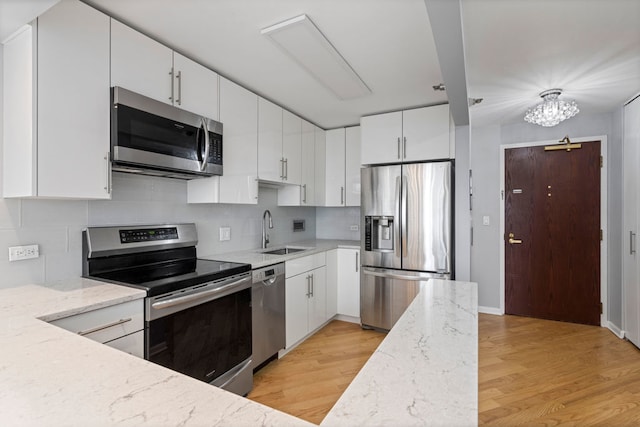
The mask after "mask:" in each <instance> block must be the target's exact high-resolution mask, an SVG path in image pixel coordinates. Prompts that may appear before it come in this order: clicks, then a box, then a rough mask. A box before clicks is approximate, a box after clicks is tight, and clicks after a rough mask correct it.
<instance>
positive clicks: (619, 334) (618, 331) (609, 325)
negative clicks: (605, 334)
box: [605, 322, 624, 339]
mask: <svg viewBox="0 0 640 427" xmlns="http://www.w3.org/2000/svg"><path fill="white" fill-rule="evenodd" d="M605 327H606V328H608V329H609V330H610V331H611V332H613V333H614V334H615V336H617V337H618V338H620V339H624V331H623V330H622V329H620V328H618V327H617V326H616V325H614V324H613V323H611V322H607V324H606V325H605Z"/></svg>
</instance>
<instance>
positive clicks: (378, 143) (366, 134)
mask: <svg viewBox="0 0 640 427" xmlns="http://www.w3.org/2000/svg"><path fill="white" fill-rule="evenodd" d="M360 126H361V128H362V141H364V143H363V144H362V146H361V154H360V158H361V164H363V165H368V164H375V163H391V162H400V161H402V152H401V149H402V142H401V141H402V111H395V112H393V113H386V114H378V115H375V116H367V117H363V118H361V119H360Z"/></svg>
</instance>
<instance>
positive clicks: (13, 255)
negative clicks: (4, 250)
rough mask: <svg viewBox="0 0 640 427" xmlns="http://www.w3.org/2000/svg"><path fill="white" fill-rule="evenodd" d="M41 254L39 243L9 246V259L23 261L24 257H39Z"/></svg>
mask: <svg viewBox="0 0 640 427" xmlns="http://www.w3.org/2000/svg"><path fill="white" fill-rule="evenodd" d="M39 256H40V250H39V249H38V245H28V246H12V247H10V248H9V261H22V260H23V259H31V258H38V257H39Z"/></svg>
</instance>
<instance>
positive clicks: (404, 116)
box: [360, 104, 455, 165]
mask: <svg viewBox="0 0 640 427" xmlns="http://www.w3.org/2000/svg"><path fill="white" fill-rule="evenodd" d="M360 124H361V127H362V146H361V163H362V164H363V165H368V164H378V163H399V162H414V161H423V160H439V159H449V158H454V154H455V152H454V138H453V127H452V123H451V117H450V114H449V105H447V104H445V105H436V106H433V107H422V108H416V109H413V110H405V111H396V112H393V113H386V114H378V115H375V116H367V117H363V118H362V119H361V120H360Z"/></svg>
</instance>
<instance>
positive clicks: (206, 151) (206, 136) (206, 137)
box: [200, 117, 211, 171]
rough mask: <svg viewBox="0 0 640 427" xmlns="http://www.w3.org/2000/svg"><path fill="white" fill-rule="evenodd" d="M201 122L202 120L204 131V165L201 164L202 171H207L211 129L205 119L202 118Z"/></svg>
mask: <svg viewBox="0 0 640 427" xmlns="http://www.w3.org/2000/svg"><path fill="white" fill-rule="evenodd" d="M200 120H202V129H203V130H204V144H205V147H204V157H203V158H202V163H201V164H200V171H203V170H205V169H206V167H207V161H208V160H209V144H210V142H211V141H210V140H209V128H208V127H207V121H206V120H205V119H204V117H201V118H200Z"/></svg>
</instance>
